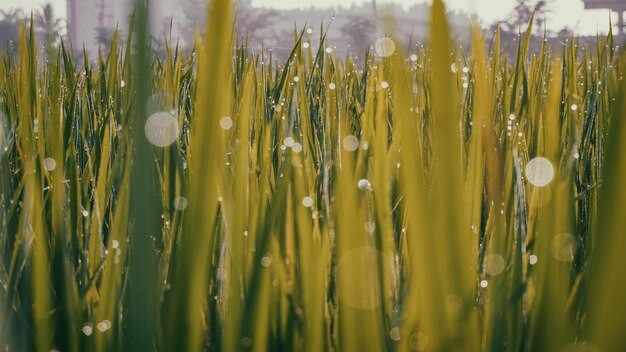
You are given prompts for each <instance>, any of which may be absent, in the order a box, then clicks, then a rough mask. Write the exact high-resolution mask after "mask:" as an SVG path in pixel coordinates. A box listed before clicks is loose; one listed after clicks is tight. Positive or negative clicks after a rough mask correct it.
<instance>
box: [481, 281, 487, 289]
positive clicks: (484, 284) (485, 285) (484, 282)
mask: <svg viewBox="0 0 626 352" xmlns="http://www.w3.org/2000/svg"><path fill="white" fill-rule="evenodd" d="M487 286H489V281H487V280H480V287H482V288H485V287H487Z"/></svg>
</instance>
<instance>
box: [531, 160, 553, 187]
mask: <svg viewBox="0 0 626 352" xmlns="http://www.w3.org/2000/svg"><path fill="white" fill-rule="evenodd" d="M525 171H526V172H525V173H526V179H527V180H528V182H530V184H532V185H533V186H536V187H545V186H547V185H548V184H549V183H550V182H551V181H552V179H553V178H554V166H552V163H551V162H550V160H548V159H546V158H542V157H537V158H534V159H532V160H531V161H529V162H528V165H526V169H525Z"/></svg>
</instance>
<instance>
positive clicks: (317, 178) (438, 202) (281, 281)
mask: <svg viewBox="0 0 626 352" xmlns="http://www.w3.org/2000/svg"><path fill="white" fill-rule="evenodd" d="M137 15H138V16H137V18H139V19H141V18H143V16H142V9H141V8H139V11H138V12H137ZM431 15H432V16H431V18H432V23H431V32H430V40H429V41H428V43H427V45H424V46H421V45H411V47H409V48H403V47H400V46H399V45H396V44H395V42H394V40H393V36H392V35H391V34H390V35H389V37H381V38H380V39H378V40H377V41H376V43H373V50H372V51H371V52H370V53H368V54H367V55H366V59H365V64H364V65H363V66H360V65H357V64H355V62H354V61H353V59H352V58H351V57H345V58H339V57H337V55H336V54H335V52H334V50H333V47H332V46H331V44H332V43H327V42H326V41H325V33H326V32H325V29H324V28H322V29H321V31H316V33H317V35H319V39H320V41H321V43H322V45H320V46H319V48H313V47H312V45H310V44H309V42H310V41H311V38H310V36H311V35H313V34H310V33H307V31H297V30H296V31H294V42H295V45H294V49H293V52H292V53H291V55H290V56H289V59H288V60H287V62H285V63H281V62H278V61H276V60H274V59H273V58H272V57H271V56H270V57H263V56H259V55H258V54H256V53H254V52H251V51H250V49H249V47H248V45H247V43H246V42H245V41H238V40H236V38H233V34H232V22H231V17H232V14H231V6H230V4H229V2H228V1H222V0H214V1H213V4H212V7H211V9H210V13H209V20H208V21H207V22H208V23H209V25H208V27H207V28H206V35H205V37H204V38H200V37H198V39H197V41H196V46H195V50H194V52H193V53H192V54H191V55H190V56H185V54H184V53H183V51H182V50H179V49H178V48H177V47H176V46H175V44H172V45H169V46H168V47H167V48H166V49H167V50H166V55H165V56H162V57H161V56H156V55H154V52H153V51H152V50H150V49H149V44H148V40H147V34H146V31H145V25H144V24H143V21H141V20H139V21H137V22H136V23H135V27H134V28H135V29H136V30H134V31H133V33H134V35H132V36H130V37H128V39H126V40H125V44H124V45H120V41H119V39H118V38H117V35H116V36H115V37H114V38H112V45H111V48H112V49H111V51H110V52H108V53H101V54H100V55H99V56H98V57H97V63H95V64H90V61H89V60H88V59H85V61H84V62H76V61H75V60H74V58H73V56H72V54H71V52H72V50H70V48H69V43H64V44H65V45H64V46H63V47H61V48H60V49H59V51H58V55H57V56H51V57H48V58H47V59H46V60H43V59H42V58H41V57H38V51H41V50H38V48H39V47H40V44H39V43H35V42H34V41H33V39H32V38H33V37H34V36H33V35H32V33H28V32H27V30H26V29H25V28H26V26H24V27H23V28H22V31H21V35H20V40H19V41H18V43H17V46H16V50H14V51H11V50H9V51H7V52H5V53H4V54H0V55H2V56H1V57H0V223H1V224H2V226H1V227H0V283H1V284H2V285H0V348H2V349H3V350H7V351H29V350H36V351H52V350H57V351H63V352H65V351H83V350H84V351H116V350H127V351H148V350H159V351H200V350H208V351H214V350H223V351H241V350H255V351H618V350H625V349H626V333H625V331H626V277H625V276H624V268H626V255H624V251H626V216H624V214H625V212H626V186H624V181H625V180H626V159H625V158H626V121H625V118H626V80H624V79H623V78H624V72H626V56H625V55H624V51H623V49H621V48H619V47H618V46H617V45H616V44H618V43H614V42H613V37H612V35H611V34H609V36H608V37H600V38H598V42H597V45H596V46H594V47H591V48H588V47H579V46H578V45H577V42H576V40H575V39H571V40H570V41H568V42H566V43H563V44H562V45H560V46H558V47H547V45H544V47H543V48H542V50H541V51H540V52H536V53H534V52H533V53H531V52H528V45H529V40H530V38H531V37H530V35H529V34H526V35H524V34H522V35H521V36H520V39H519V41H518V54H517V56H516V58H514V59H513V60H510V59H508V58H507V57H506V55H504V54H502V52H501V49H500V48H501V43H500V39H499V33H498V32H496V33H493V35H491V34H490V35H489V37H488V39H487V41H486V39H485V38H484V37H483V33H482V32H481V31H480V30H479V29H478V28H473V31H472V38H473V46H472V47H473V49H472V50H471V51H470V52H468V51H466V50H463V49H460V48H457V47H455V46H454V45H453V43H452V41H451V39H450V33H449V28H448V26H447V22H446V16H445V10H444V7H443V4H442V2H441V1H440V0H435V1H434V2H433V6H432V14H431ZM531 25H532V24H531ZM530 31H531V28H529V29H528V33H530ZM320 32H321V33H320ZM389 33H393V32H392V31H391V29H390V30H389ZM40 54H42V55H43V53H40Z"/></svg>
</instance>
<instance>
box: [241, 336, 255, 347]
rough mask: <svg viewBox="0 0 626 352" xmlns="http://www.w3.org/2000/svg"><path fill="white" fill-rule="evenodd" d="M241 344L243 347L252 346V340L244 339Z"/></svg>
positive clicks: (245, 337)
mask: <svg viewBox="0 0 626 352" xmlns="http://www.w3.org/2000/svg"><path fill="white" fill-rule="evenodd" d="M240 342H241V346H242V347H250V346H252V339H251V338H249V337H247V336H244V337H242V338H241V341H240Z"/></svg>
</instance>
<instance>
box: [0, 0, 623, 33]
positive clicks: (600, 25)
mask: <svg viewBox="0 0 626 352" xmlns="http://www.w3.org/2000/svg"><path fill="white" fill-rule="evenodd" d="M368 1H369V0H352V2H354V3H357V4H359V3H364V2H368ZM388 1H389V0H378V2H379V3H380V4H383V3H385V2H388ZM428 1H430V0H428ZM552 1H553V5H552V7H551V9H552V12H551V13H550V14H549V16H548V21H547V26H548V29H550V30H558V29H561V28H563V27H564V26H569V27H572V28H574V29H575V30H576V31H577V33H579V34H595V33H596V32H598V31H599V32H601V33H604V32H606V31H607V29H608V24H609V12H608V10H593V11H589V10H588V11H584V10H583V2H582V0H552ZM44 2H46V1H45V0H0V9H1V10H7V9H10V8H12V7H22V8H24V9H25V10H26V11H27V12H30V10H32V9H38V8H40V7H41V4H42V3H44ZM49 2H51V3H52V4H53V5H54V7H55V9H56V13H57V16H62V17H65V4H66V0H49ZM395 2H396V3H401V4H403V5H405V6H410V5H412V4H415V3H421V2H423V0H396V1H395ZM252 3H253V4H254V5H255V6H267V7H275V8H283V9H284V8H296V7H304V8H307V7H310V6H312V5H315V6H316V7H325V6H338V5H339V4H343V5H344V6H349V4H350V0H343V1H340V0H252ZM445 3H446V4H447V6H448V7H449V8H452V9H459V10H464V11H465V12H468V13H477V14H478V16H479V17H480V18H481V19H482V20H483V21H484V22H485V23H493V22H495V21H497V20H500V19H503V18H505V16H506V15H507V14H509V13H510V12H511V10H512V8H513V4H514V3H515V0H447V1H445ZM616 21H617V17H616V16H615V17H614V23H615V22H616Z"/></svg>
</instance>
